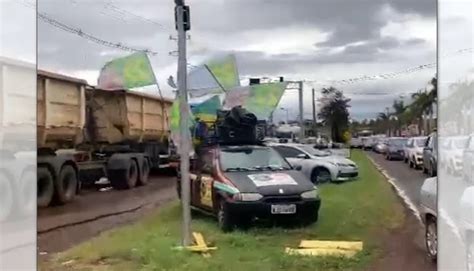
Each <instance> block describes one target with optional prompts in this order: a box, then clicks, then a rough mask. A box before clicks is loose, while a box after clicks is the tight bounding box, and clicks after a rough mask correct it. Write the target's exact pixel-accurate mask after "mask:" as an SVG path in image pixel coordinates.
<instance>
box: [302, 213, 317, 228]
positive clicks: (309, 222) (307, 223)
mask: <svg viewBox="0 0 474 271" xmlns="http://www.w3.org/2000/svg"><path fill="white" fill-rule="evenodd" d="M318 218H319V214H318V213H316V214H314V215H312V216H308V217H305V218H303V219H301V224H302V226H310V225H312V224H314V223H316V222H318Z"/></svg>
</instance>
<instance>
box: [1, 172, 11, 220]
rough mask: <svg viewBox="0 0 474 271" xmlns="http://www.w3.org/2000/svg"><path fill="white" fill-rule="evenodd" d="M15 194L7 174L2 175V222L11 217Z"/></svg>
mask: <svg viewBox="0 0 474 271" xmlns="http://www.w3.org/2000/svg"><path fill="white" fill-rule="evenodd" d="M13 201H14V192H13V185H12V183H11V181H10V178H8V177H7V176H6V175H5V174H3V173H0V206H1V207H0V222H1V221H4V220H6V219H7V218H8V216H9V215H10V213H11V211H12V209H13Z"/></svg>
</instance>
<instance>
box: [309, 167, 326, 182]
mask: <svg viewBox="0 0 474 271" xmlns="http://www.w3.org/2000/svg"><path fill="white" fill-rule="evenodd" d="M330 181H331V173H330V172H329V170H327V169H326V168H315V169H313V172H312V174H311V182H312V183H313V184H321V183H326V182H330Z"/></svg>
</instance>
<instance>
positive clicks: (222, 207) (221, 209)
mask: <svg viewBox="0 0 474 271" xmlns="http://www.w3.org/2000/svg"><path fill="white" fill-rule="evenodd" d="M217 222H218V223H219V228H221V230H222V231H223V232H229V231H232V229H233V228H234V224H233V223H232V220H231V217H230V214H229V212H228V210H227V207H226V204H225V200H222V199H221V200H220V201H219V206H218V209H217Z"/></svg>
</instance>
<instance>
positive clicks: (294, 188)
mask: <svg viewBox="0 0 474 271" xmlns="http://www.w3.org/2000/svg"><path fill="white" fill-rule="evenodd" d="M224 175H225V177H226V178H228V179H229V180H230V181H231V182H232V183H233V184H234V185H235V187H236V188H237V189H238V190H239V191H240V192H241V193H260V194H262V195H264V196H271V195H294V194H301V193H303V192H305V191H310V190H313V189H314V185H313V184H312V183H311V182H310V180H308V178H307V177H306V176H304V175H303V174H302V173H301V172H299V171H296V170H288V171H248V172H247V171H245V172H225V173H224ZM282 192H283V193H282Z"/></svg>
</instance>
